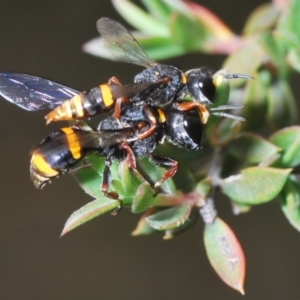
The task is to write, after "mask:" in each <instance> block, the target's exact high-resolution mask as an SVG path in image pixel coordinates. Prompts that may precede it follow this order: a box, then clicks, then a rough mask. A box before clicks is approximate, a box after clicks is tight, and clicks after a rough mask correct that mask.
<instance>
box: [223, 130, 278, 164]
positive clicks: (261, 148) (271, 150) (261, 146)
mask: <svg viewBox="0 0 300 300" xmlns="http://www.w3.org/2000/svg"><path fill="white" fill-rule="evenodd" d="M228 150H229V152H230V154H231V155H233V156H234V157H236V158H238V159H239V160H242V161H243V162H245V163H246V164H258V163H261V162H263V161H265V160H267V159H268V158H270V157H272V156H274V154H276V153H277V152H278V151H280V148H278V147H276V146H275V145H273V144H271V143H270V142H268V141H267V140H265V139H264V138H262V137H261V136H259V135H257V134H253V133H241V134H240V135H239V136H238V137H237V138H236V139H235V140H234V141H232V142H231V143H230V144H229V145H228Z"/></svg>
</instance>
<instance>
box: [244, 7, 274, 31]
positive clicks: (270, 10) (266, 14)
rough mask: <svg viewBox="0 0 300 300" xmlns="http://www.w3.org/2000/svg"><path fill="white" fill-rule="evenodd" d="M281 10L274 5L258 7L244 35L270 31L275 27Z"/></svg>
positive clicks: (250, 17)
mask: <svg viewBox="0 0 300 300" xmlns="http://www.w3.org/2000/svg"><path fill="white" fill-rule="evenodd" d="M279 13H280V10H279V9H278V7H277V6H276V5H274V4H272V3H265V4H262V5H260V6H259V7H257V8H256V9H255V10H254V11H253V12H252V13H251V14H250V16H249V18H248V20H247V21H246V25H245V28H244V34H246V35H255V34H258V33H262V32H265V31H270V30H272V28H273V27H274V26H275V24H276V22H277V19H278V17H279Z"/></svg>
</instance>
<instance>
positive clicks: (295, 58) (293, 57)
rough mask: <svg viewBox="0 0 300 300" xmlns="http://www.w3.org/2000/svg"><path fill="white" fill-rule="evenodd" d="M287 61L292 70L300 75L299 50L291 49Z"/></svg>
mask: <svg viewBox="0 0 300 300" xmlns="http://www.w3.org/2000/svg"><path fill="white" fill-rule="evenodd" d="M286 60H287V62H288V64H289V66H290V67H291V68H293V69H294V70H295V71H297V72H298V73H299V72H300V51H299V48H296V49H290V51H289V53H288V55H287V57H286Z"/></svg>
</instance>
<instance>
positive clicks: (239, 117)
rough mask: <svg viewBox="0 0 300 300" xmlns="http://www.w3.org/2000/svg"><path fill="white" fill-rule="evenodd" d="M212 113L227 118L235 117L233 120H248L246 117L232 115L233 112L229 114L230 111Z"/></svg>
mask: <svg viewBox="0 0 300 300" xmlns="http://www.w3.org/2000/svg"><path fill="white" fill-rule="evenodd" d="M212 115H214V116H220V117H225V118H228V119H233V120H237V121H246V119H245V118H244V117H241V116H236V115H232V114H229V113H226V112H223V111H216V112H213V113H212Z"/></svg>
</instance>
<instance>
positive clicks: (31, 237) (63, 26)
mask: <svg viewBox="0 0 300 300" xmlns="http://www.w3.org/2000/svg"><path fill="white" fill-rule="evenodd" d="M135 2H137V1H135ZM195 2H197V3H201V4H202V5H204V6H206V7H207V8H209V9H211V10H212V11H213V12H215V13H216V14H217V15H218V16H220V18H221V19H223V20H224V21H225V22H226V23H227V24H228V26H229V27H231V28H233V30H234V31H235V32H237V33H239V32H240V31H241V29H242V28H243V25H244V22H245V19H246V18H247V16H248V15H249V13H250V12H251V11H252V10H253V9H254V8H255V7H257V6H258V5H259V4H261V3H264V2H263V1H258V0H256V1H239V2H238V4H237V1H233V0H224V1H222V2H221V3H220V1H217V0H210V1H208V0H205V1H195ZM0 11H1V18H0V58H1V59H0V72H6V71H7V72H8V71H10V72H24V73H28V74H32V75H37V76H41V77H46V78H49V79H52V80H54V81H57V82H60V83H63V84H65V85H68V86H70V87H73V88H75V89H78V90H84V89H87V88H90V87H93V86H96V85H97V84H99V83H103V82H106V81H107V79H108V78H109V77H111V76H117V77H118V78H119V79H120V80H121V81H122V82H130V81H132V78H133V76H134V75H135V74H136V73H137V72H139V71H140V70H141V68H140V67H137V66H134V65H128V64H123V63H116V62H110V61H104V60H102V59H99V58H96V57H92V56H90V55H87V54H85V53H83V52H82V51H81V46H82V44H83V43H84V42H87V41H88V40H90V39H91V38H93V37H96V36H97V31H96V26H95V24H96V21H97V20H98V18H100V17H103V16H106V17H110V18H112V19H115V20H117V21H120V22H122V23H123V24H125V25H126V23H125V22H124V21H123V20H122V19H121V17H120V16H119V15H118V14H117V12H116V11H115V10H114V8H113V7H112V5H111V3H110V1H108V0H107V1H100V0H97V1H96V0H86V1H82V0H73V1H70V0H68V1H57V0H53V1H37V0H32V1H28V0H22V1H21V0H10V1H3V0H2V1H1V2H0ZM223 60H224V57H222V56H208V55H200V54H193V55H188V56H184V57H180V58H177V59H172V60H169V61H167V63H170V64H174V65H177V66H179V67H181V68H182V69H184V70H187V69H190V68H193V67H198V66H208V67H211V68H212V69H213V70H218V69H219V68H220V66H221V64H222V62H223ZM250 61H251V59H249V63H251V62H250ZM234 71H235V72H241V73H242V72H243V70H234ZM299 94H300V90H299V89H298V91H297V90H296V91H295V95H296V98H297V96H298V95H299ZM0 100H1V101H0V109H1V126H0V137H1V158H0V159H1V164H0V165H1V172H0V185H1V202H0V205H1V208H0V214H1V218H0V299H46V300H47V299H233V300H234V299H241V297H242V296H241V295H239V294H238V293H237V292H236V291H234V290H232V289H230V288H229V287H227V286H226V285H225V284H224V283H223V282H222V281H221V280H220V279H219V278H218V277H217V275H216V274H215V273H214V271H213V269H212V268H211V267H210V265H209V262H208V260H207V258H206V254H205V251H204V247H203V243H202V229H203V228H202V227H203V225H202V224H201V222H199V223H198V224H197V226H195V227H194V228H193V229H192V230H190V231H189V232H187V233H186V234H184V235H182V236H180V237H178V238H176V239H174V240H171V241H167V242H165V241H163V240H162V239H161V236H160V235H152V236H149V237H136V238H132V237H130V232H131V231H132V230H133V229H134V228H135V225H136V222H137V220H138V219H139V216H138V215H133V214H131V213H130V212H129V211H127V210H126V209H124V210H123V211H122V212H121V213H120V214H118V215H117V217H112V216H110V215H109V214H107V215H104V216H102V217H100V218H97V219H96V220H93V221H92V222H89V223H87V224H85V225H84V226H82V227H79V228H78V229H76V230H74V231H73V232H71V233H69V234H67V235H66V236H64V237H63V238H59V235H60V232H61V230H62V228H63V225H64V223H65V221H66V220H67V218H68V217H69V215H70V214H71V213H72V212H73V211H74V210H76V209H78V208H79V207H81V206H82V205H84V204H85V203H86V202H88V201H90V200H91V198H90V197H89V196H87V195H85V194H84V192H83V191H82V190H81V189H80V188H79V186H78V185H77V184H76V183H75V182H74V180H73V179H72V178H71V176H63V177H61V178H60V179H59V180H55V181H53V183H52V185H50V186H47V187H45V189H44V190H42V191H38V190H36V189H35V188H34V186H33V184H32V182H31V181H30V178H29V159H30V155H29V150H30V148H31V147H32V146H33V145H35V144H37V143H38V142H40V140H41V139H42V138H44V137H45V136H46V135H47V134H48V133H49V132H51V131H53V130H54V129H56V128H58V127H59V126H61V124H55V125H50V126H49V127H45V125H44V115H45V112H36V113H30V112H26V111H23V110H21V109H19V108H17V107H16V106H14V105H12V104H10V103H8V102H6V101H5V100H3V99H0ZM217 205H218V210H219V213H220V214H221V216H222V219H223V220H225V221H226V222H227V224H229V225H230V226H231V228H232V229H233V230H234V231H235V233H236V235H237V237H238V238H239V240H240V242H241V244H242V246H243V248H244V251H245V254H246V257H247V277H246V285H245V290H246V296H244V298H243V299H298V298H299V291H298V284H299V283H298V282H299V279H300V268H299V266H300V256H299V250H300V235H299V233H298V232H296V230H294V229H293V228H292V227H291V226H290V225H289V224H288V223H287V221H286V219H285V218H284V216H283V214H282V213H281V211H280V208H279V205H278V203H276V201H274V202H271V203H270V204H267V205H261V206H259V207H257V208H255V209H253V210H252V211H251V212H250V213H248V214H245V215H241V216H238V217H235V216H233V215H232V213H231V209H230V207H229V204H228V201H226V200H224V199H221V200H219V201H218V203H217Z"/></svg>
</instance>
